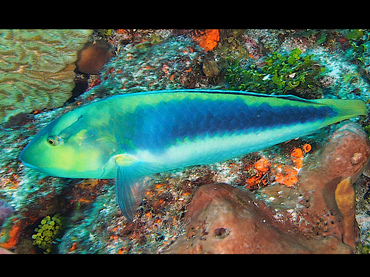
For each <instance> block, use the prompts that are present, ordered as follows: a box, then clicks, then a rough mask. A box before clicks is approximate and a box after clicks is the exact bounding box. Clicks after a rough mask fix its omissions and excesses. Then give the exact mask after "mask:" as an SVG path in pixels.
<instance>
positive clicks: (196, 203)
mask: <svg viewBox="0 0 370 277" xmlns="http://www.w3.org/2000/svg"><path fill="white" fill-rule="evenodd" d="M317 153H318V154H317V155H315V156H312V157H311V160H310V162H309V163H305V164H304V166H303V169H302V171H301V172H300V175H299V184H298V185H297V186H295V187H292V188H287V187H284V186H283V185H279V184H275V185H272V186H268V187H266V188H264V189H263V190H261V192H260V193H261V194H262V195H265V198H263V197H261V199H276V201H275V202H274V201H273V200H271V201H270V202H266V203H268V205H267V204H265V202H263V201H262V200H257V199H256V197H255V196H254V195H253V194H252V193H250V192H249V191H245V190H242V189H240V188H236V187H232V186H229V185H227V184H209V185H204V186H201V187H200V188H199V189H198V190H197V191H196V193H195V194H194V196H193V199H192V201H191V203H190V204H189V206H188V211H187V213H186V215H185V220H187V221H188V224H187V225H186V230H185V235H184V236H183V237H181V238H179V239H178V240H177V241H176V242H175V243H174V244H173V246H172V247H171V249H170V250H169V251H168V252H167V253H353V252H354V251H355V242H356V239H357V236H358V232H357V229H358V227H357V223H356V220H355V217H354V215H355V210H354V209H355V202H354V201H355V199H354V193H353V187H352V184H353V183H354V181H355V180H356V179H357V178H358V176H359V175H360V174H361V172H362V170H363V166H364V165H365V164H366V163H367V162H368V158H369V155H370V146H369V141H368V138H367V136H366V134H365V133H364V132H363V131H362V129H361V128H360V127H359V126H357V125H355V124H353V123H350V124H345V125H343V126H342V127H341V128H339V129H338V130H337V131H336V132H334V134H333V135H332V136H331V137H330V139H329V141H328V143H327V144H326V145H325V146H324V147H323V149H321V150H320V151H317Z"/></svg>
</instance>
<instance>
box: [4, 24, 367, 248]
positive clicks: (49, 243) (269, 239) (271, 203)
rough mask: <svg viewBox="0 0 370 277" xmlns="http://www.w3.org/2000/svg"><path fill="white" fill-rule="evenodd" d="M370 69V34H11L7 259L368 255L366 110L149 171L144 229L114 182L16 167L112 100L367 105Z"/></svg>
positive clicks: (7, 54)
mask: <svg viewBox="0 0 370 277" xmlns="http://www.w3.org/2000/svg"><path fill="white" fill-rule="evenodd" d="M369 70H370V31H369V30H365V29H340V30H324V29H321V30H313V29H299V30H273V29H271V30H265V29H257V30H245V29H237V30H230V29H227V30H226V29H202V30H181V29H173V30H172V29H165V30H159V29H158V30H149V29H145V30H140V29H114V30H113V29H96V30H62V29H60V30H50V29H49V30H0V122H1V127H0V139H1V148H0V149H1V155H0V247H1V248H0V253H2V252H4V253H9V252H8V251H10V252H12V253H37V254H41V253H45V254H47V253H76V254H78V253H112V254H113V253H369V251H370V238H368V236H369V228H370V213H369V208H370V202H369V201H370V198H369V197H370V192H369V182H370V178H369V177H367V175H369V173H368V169H367V165H365V161H367V160H368V157H369V156H370V146H369V145H370V144H369V140H368V136H369V134H370V127H369V126H370V121H369V116H368V115H367V116H360V117H356V118H352V119H350V120H346V121H345V122H341V123H338V124H333V125H330V126H328V127H326V128H324V129H321V130H318V131H317V132H315V133H313V134H311V135H308V136H304V137H300V138H297V139H295V140H291V141H289V142H285V143H281V144H278V145H276V146H273V147H270V148H268V149H265V150H262V151H259V152H255V153H251V154H248V155H246V156H243V157H239V158H236V159H232V160H229V161H225V162H219V163H215V164H210V165H206V166H193V167H188V168H185V169H182V170H177V171H171V172H164V173H159V174H155V175H152V176H149V177H147V178H146V180H145V181H146V182H147V183H148V184H149V185H150V189H149V190H148V191H146V193H145V197H144V198H143V200H142V202H141V203H140V207H139V209H138V210H137V211H136V216H135V218H134V220H133V221H128V220H127V219H126V218H125V217H124V216H123V215H122V213H121V211H120V209H119V207H118V204H117V201H116V196H115V186H114V183H115V182H114V180H113V179H108V180H99V179H69V178H57V177H50V176H45V175H44V174H42V173H39V172H37V171H35V170H33V169H31V168H28V167H26V166H24V165H23V164H22V163H21V162H20V161H19V159H18V156H19V154H20V152H21V151H22V149H23V148H24V147H25V146H26V145H27V144H28V143H29V142H30V141H31V140H32V138H33V137H34V136H35V135H36V134H37V133H38V132H39V131H40V130H41V129H42V128H43V127H45V126H46V125H48V124H49V123H50V122H51V121H52V120H54V119H56V118H58V117H59V116H61V115H62V114H64V113H66V112H68V111H71V110H74V109H76V108H78V107H81V106H84V105H87V104H89V103H92V102H95V101H99V100H101V99H105V98H107V97H110V96H113V95H117V94H122V93H135V92H142V91H152V90H162V89H168V90H171V89H182V88H183V89H197V88H198V89H225V90H242V91H249V92H257V93H265V94H274V95H295V96H298V97H301V98H305V99H319V98H332V99H360V100H363V101H365V102H366V104H367V106H368V104H369V99H370V98H369V97H370V95H369V85H370V71H369ZM98 116H99V115H97V117H98ZM369 172H370V171H369ZM369 176H370V175H369ZM226 184H227V185H226Z"/></svg>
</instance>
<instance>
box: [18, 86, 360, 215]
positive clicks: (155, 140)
mask: <svg viewBox="0 0 370 277" xmlns="http://www.w3.org/2000/svg"><path fill="white" fill-rule="evenodd" d="M366 114H367V111H366V104H365V103H364V102H363V101H361V100H342V99H315V100H306V99H303V98H299V97H297V96H291V95H266V94H258V93H253V92H244V91H228V90H210V89H178V90H158V91H148V92H138V93H131V94H121V95H116V96H111V97H109V98H106V99H103V100H99V101H96V102H93V103H90V104H87V105H85V106H82V107H79V108H77V109H75V110H73V111H69V112H66V113H65V114H63V115H62V116H60V117H59V118H57V119H55V120H54V121H52V122H51V123H50V124H49V125H47V126H46V127H45V128H44V129H42V130H41V131H40V132H39V133H38V134H37V135H36V136H35V137H34V138H33V140H32V141H31V142H30V143H29V144H28V145H27V146H26V147H25V148H24V149H23V150H22V152H21V153H20V155H19V159H20V160H21V162H22V163H23V164H24V165H25V166H28V167H30V168H33V169H35V170H38V171H41V172H43V173H44V174H46V175H50V176H56V177H64V178H97V179H114V178H115V179H116V186H115V190H116V194H117V202H118V205H119V207H120V208H121V210H122V213H123V215H124V216H125V217H126V218H127V219H128V220H133V217H134V213H135V212H136V209H137V207H138V205H139V201H140V199H141V197H142V195H143V192H144V191H145V189H146V188H145V185H144V183H145V182H143V181H142V180H143V178H145V177H146V176H148V175H151V174H156V173H160V172H166V171H171V170H179V169H181V168H185V167H189V166H195V165H207V164H212V163H215V162H220V161H225V160H229V159H232V158H236V157H240V156H243V155H246V154H248V153H251V152H255V151H259V150H262V149H265V148H268V147H270V146H273V145H276V144H278V143H281V142H284V141H288V140H291V139H295V138H298V137H302V136H305V135H308V134H310V133H312V132H314V131H316V130H318V129H320V128H323V127H325V126H328V125H330V124H333V123H336V122H339V121H342V120H345V119H349V118H351V117H356V116H360V115H366Z"/></svg>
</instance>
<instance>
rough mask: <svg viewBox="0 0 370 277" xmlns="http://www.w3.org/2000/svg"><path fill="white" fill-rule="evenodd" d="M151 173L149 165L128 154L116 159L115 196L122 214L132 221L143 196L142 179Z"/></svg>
mask: <svg viewBox="0 0 370 277" xmlns="http://www.w3.org/2000/svg"><path fill="white" fill-rule="evenodd" d="M151 173H153V171H152V169H151V167H150V165H149V164H148V163H145V162H140V161H138V160H137V159H136V158H135V157H134V156H131V155H128V154H122V155H117V157H116V195H117V202H118V205H119V207H120V209H121V211H122V214H123V215H124V216H125V217H126V218H127V219H128V220H129V221H132V220H133V218H134V214H135V211H136V209H137V208H138V206H139V203H140V200H141V198H142V196H143V194H144V191H145V186H144V182H143V179H144V177H145V176H146V175H149V174H151Z"/></svg>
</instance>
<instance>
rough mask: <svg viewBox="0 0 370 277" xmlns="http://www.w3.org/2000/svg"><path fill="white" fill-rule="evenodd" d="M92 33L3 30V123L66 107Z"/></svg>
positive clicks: (0, 36)
mask: <svg viewBox="0 0 370 277" xmlns="http://www.w3.org/2000/svg"><path fill="white" fill-rule="evenodd" d="M91 34H92V30H51V29H48V30H0V122H2V121H6V120H7V119H8V118H9V117H10V116H13V115H15V114H18V113H21V112H32V111H35V110H40V109H44V108H54V107H58V106H61V105H63V104H64V102H65V101H66V100H67V99H68V98H69V97H70V96H71V91H72V89H73V87H74V76H75V74H74V70H75V64H74V63H75V61H76V60H77V52H78V50H80V49H81V48H82V47H83V46H84V44H85V43H86V42H87V41H88V37H89V36H90V35H91Z"/></svg>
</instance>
